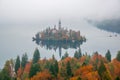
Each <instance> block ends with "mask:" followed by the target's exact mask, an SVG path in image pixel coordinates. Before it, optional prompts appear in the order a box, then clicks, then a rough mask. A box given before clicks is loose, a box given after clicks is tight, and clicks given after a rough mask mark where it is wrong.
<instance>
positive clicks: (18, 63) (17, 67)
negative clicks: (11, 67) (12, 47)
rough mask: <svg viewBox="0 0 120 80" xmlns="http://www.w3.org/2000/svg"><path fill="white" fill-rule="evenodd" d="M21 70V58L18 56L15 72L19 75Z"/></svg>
mask: <svg viewBox="0 0 120 80" xmlns="http://www.w3.org/2000/svg"><path fill="white" fill-rule="evenodd" d="M19 68H20V57H19V56H17V59H16V62H15V72H16V73H17V71H18V69H19Z"/></svg>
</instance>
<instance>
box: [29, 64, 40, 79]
mask: <svg viewBox="0 0 120 80" xmlns="http://www.w3.org/2000/svg"><path fill="white" fill-rule="evenodd" d="M40 70H41V69H40V64H38V63H35V64H32V65H31V68H30V73H29V77H30V78H31V77H33V76H34V75H36V73H37V72H39V71H40Z"/></svg>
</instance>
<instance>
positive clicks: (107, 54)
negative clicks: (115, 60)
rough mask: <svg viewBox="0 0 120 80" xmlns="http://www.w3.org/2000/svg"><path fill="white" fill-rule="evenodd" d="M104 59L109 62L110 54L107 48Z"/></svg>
mask: <svg viewBox="0 0 120 80" xmlns="http://www.w3.org/2000/svg"><path fill="white" fill-rule="evenodd" d="M105 57H106V59H107V60H108V61H109V62H110V61H111V54H110V51H109V50H108V51H107V53H106V55H105Z"/></svg>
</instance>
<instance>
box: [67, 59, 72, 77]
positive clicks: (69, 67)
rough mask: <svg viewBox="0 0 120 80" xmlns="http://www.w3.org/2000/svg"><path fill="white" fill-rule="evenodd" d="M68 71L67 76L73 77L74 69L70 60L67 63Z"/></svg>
mask: <svg viewBox="0 0 120 80" xmlns="http://www.w3.org/2000/svg"><path fill="white" fill-rule="evenodd" d="M66 70H67V71H66V73H67V76H69V77H71V76H72V70H71V66H70V62H69V61H68V62H67V65H66Z"/></svg>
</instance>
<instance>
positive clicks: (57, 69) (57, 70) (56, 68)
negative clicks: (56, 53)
mask: <svg viewBox="0 0 120 80" xmlns="http://www.w3.org/2000/svg"><path fill="white" fill-rule="evenodd" d="M54 69H55V74H56V76H57V74H58V72H59V67H58V62H57V60H55V63H54Z"/></svg>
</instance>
